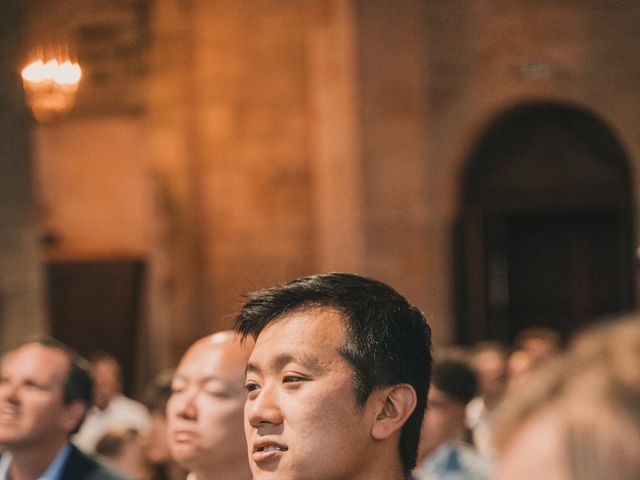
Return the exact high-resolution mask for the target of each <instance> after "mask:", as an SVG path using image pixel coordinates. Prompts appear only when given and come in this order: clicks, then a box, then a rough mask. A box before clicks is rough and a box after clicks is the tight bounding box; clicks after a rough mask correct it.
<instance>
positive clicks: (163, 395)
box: [144, 371, 187, 480]
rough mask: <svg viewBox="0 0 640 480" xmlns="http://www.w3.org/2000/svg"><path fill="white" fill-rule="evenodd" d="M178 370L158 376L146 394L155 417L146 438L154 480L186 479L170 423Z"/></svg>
mask: <svg viewBox="0 0 640 480" xmlns="http://www.w3.org/2000/svg"><path fill="white" fill-rule="evenodd" d="M173 375H174V372H173V371H167V372H163V373H161V374H159V375H158V376H156V378H155V379H154V381H153V382H152V383H151V384H150V385H149V386H148V387H147V389H146V391H145V394H144V404H145V406H146V407H147V409H148V410H149V413H150V415H151V420H150V422H149V430H148V432H147V435H146V436H145V441H144V455H145V458H146V461H147V463H148V464H149V466H150V468H151V478H152V480H184V479H185V477H186V476H187V474H186V472H185V471H184V470H183V469H182V468H180V466H179V465H178V464H177V463H176V462H175V461H174V460H173V458H171V451H170V449H169V438H168V425H167V401H168V400H169V397H170V396H171V381H172V379H173Z"/></svg>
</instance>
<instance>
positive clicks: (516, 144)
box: [456, 103, 635, 342]
mask: <svg viewBox="0 0 640 480" xmlns="http://www.w3.org/2000/svg"><path fill="white" fill-rule="evenodd" d="M461 186H462V189H461V190H462V191H461V195H462V202H461V207H462V208H461V211H460V214H459V217H458V220H459V221H458V235H457V240H458V241H457V247H456V263H457V266H456V272H457V275H456V299H457V300H456V303H457V305H456V312H457V336H458V340H459V341H461V342H470V341H475V340H479V339H486V338H491V339H495V340H501V341H505V342H508V341H510V340H512V338H513V335H514V334H515V333H517V332H518V331H519V330H521V329H523V328H526V327H529V326H533V325H546V326H550V327H553V328H555V329H557V330H558V331H560V332H561V333H562V334H563V335H565V336H566V335H568V334H570V333H571V332H573V331H575V330H576V329H578V328H580V327H581V326H583V325H584V324H586V323H588V322H590V321H591V320H593V319H594V318H598V317H601V316H603V315H607V314H613V313H617V312H621V311H625V310H628V309H630V308H632V307H633V306H634V304H635V299H634V283H635V278H634V267H633V262H634V260H633V250H634V249H633V228H632V218H633V216H632V210H633V200H632V198H633V196H632V191H631V183H630V172H629V166H628V162H627V158H626V155H625V152H624V150H623V148H622V147H621V145H620V143H619V142H618V140H617V139H616V137H615V135H614V134H613V132H612V131H611V130H610V129H609V128H608V127H607V126H606V125H605V124H604V123H603V122H602V121H601V120H600V119H598V118H597V117H596V116H595V115H593V114H592V113H590V112H588V111H585V110H582V109H580V108H577V107H573V106H568V105H562V104H557V103H528V104H523V105H519V106H516V107H514V108H512V109H510V110H508V111H506V112H505V113H503V114H501V115H499V116H498V117H497V118H496V119H495V120H494V121H493V122H492V124H491V126H490V127H489V128H488V129H487V131H486V133H485V134H484V135H483V137H482V138H481V140H480V142H479V143H478V144H477V146H476V148H475V149H474V151H473V152H472V154H471V156H470V160H469V162H468V164H467V167H466V169H465V171H464V174H463V178H462V181H461Z"/></svg>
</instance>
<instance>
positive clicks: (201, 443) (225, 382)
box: [167, 331, 253, 480]
mask: <svg viewBox="0 0 640 480" xmlns="http://www.w3.org/2000/svg"><path fill="white" fill-rule="evenodd" d="M252 348H253V342H252V341H250V340H249V341H247V340H245V341H243V342H240V339H239V338H238V337H237V336H236V334H235V332H230V331H225V332H219V333H215V334H213V335H209V336H207V337H204V338H201V339H200V340H198V341H197V342H195V343H194V344H193V345H192V346H191V347H190V348H189V349H188V350H187V352H186V353H185V354H184V356H183V357H182V360H181V361H180V364H179V365H178V368H177V370H176V373H175V375H174V377H173V381H172V385H171V388H172V393H171V396H170V397H169V401H168V403H167V418H168V426H169V446H170V449H171V455H172V456H173V458H174V459H175V460H176V462H177V463H178V464H180V466H182V467H183V468H185V469H186V470H188V471H189V472H191V473H190V475H189V477H188V478H189V480H208V479H212V478H215V479H216V480H244V479H246V480H249V479H251V471H250V469H249V463H248V458H247V447H246V443H245V437H244V432H243V409H244V402H245V398H246V393H245V388H244V374H245V365H246V363H247V360H248V358H249V355H250V353H251V349H252Z"/></svg>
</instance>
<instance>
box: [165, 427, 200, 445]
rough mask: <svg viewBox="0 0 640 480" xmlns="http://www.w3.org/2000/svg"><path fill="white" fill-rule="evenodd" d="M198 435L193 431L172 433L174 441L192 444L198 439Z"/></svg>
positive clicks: (175, 431)
mask: <svg viewBox="0 0 640 480" xmlns="http://www.w3.org/2000/svg"><path fill="white" fill-rule="evenodd" d="M196 436H197V435H196V433H195V432H194V431H193V430H174V431H173V432H172V433H171V437H172V439H173V441H175V442H178V443H182V442H190V441H192V440H193V439H194V438H195V437H196Z"/></svg>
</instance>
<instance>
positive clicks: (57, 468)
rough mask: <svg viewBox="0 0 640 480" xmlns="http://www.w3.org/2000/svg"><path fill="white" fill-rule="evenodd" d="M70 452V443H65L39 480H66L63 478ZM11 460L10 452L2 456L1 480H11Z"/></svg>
mask: <svg viewBox="0 0 640 480" xmlns="http://www.w3.org/2000/svg"><path fill="white" fill-rule="evenodd" d="M70 452H71V446H70V445H69V444H68V443H65V444H64V445H63V446H62V448H61V449H60V450H59V451H58V453H57V454H56V456H55V458H54V459H53V461H52V462H51V463H50V464H49V466H48V467H47V469H46V470H45V471H44V473H43V474H42V475H40V476H39V477H38V480H64V479H63V478H62V470H63V468H64V464H65V463H66V462H67V457H68V456H69V453H70ZM11 460H12V456H11V453H10V452H4V453H3V454H2V458H0V480H8V479H9V475H8V474H9V465H11Z"/></svg>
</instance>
